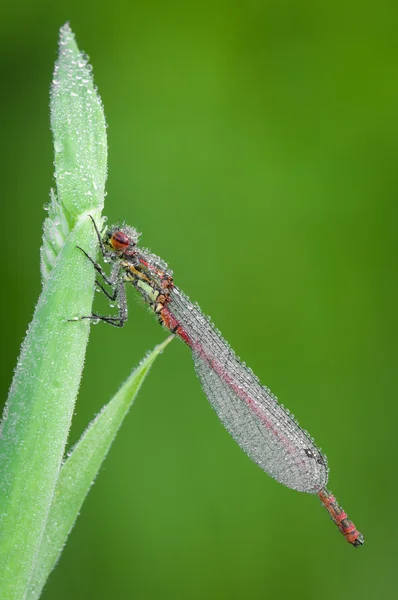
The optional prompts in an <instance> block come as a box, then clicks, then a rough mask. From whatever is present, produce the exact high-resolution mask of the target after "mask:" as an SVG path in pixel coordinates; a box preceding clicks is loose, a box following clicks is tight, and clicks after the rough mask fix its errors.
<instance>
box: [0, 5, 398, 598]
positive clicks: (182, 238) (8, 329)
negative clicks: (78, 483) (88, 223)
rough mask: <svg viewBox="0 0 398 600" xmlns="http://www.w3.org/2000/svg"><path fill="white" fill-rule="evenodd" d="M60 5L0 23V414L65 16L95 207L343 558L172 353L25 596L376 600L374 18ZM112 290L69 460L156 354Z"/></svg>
mask: <svg viewBox="0 0 398 600" xmlns="http://www.w3.org/2000/svg"><path fill="white" fill-rule="evenodd" d="M62 4H63V3H60V4H59V5H56V3H54V2H50V1H46V2H44V1H41V2H40V1H39V2H35V3H32V2H26V1H21V2H19V3H10V4H8V5H7V6H3V7H2V15H1V17H0V48H1V52H0V61H1V86H2V92H3V93H2V94H1V97H0V102H1V132H2V145H1V165H2V168H1V172H2V176H1V190H2V201H1V206H2V223H3V229H2V231H3V233H2V238H3V245H2V253H3V254H2V257H3V258H2V277H3V293H2V295H1V310H0V319H1V331H2V337H1V349H2V361H1V392H2V398H3V399H5V397H6V395H7V391H8V387H9V384H10V381H11V377H12V369H13V367H14V365H15V363H16V358H17V355H18V349H19V345H20V343H21V341H22V339H23V336H24V333H25V330H26V328H27V325H28V323H29V321H30V319H31V316H32V313H33V309H34V306H35V302H36V300H37V297H38V295H39V293H40V287H41V284H40V275H39V247H40V244H41V228H42V222H43V219H44V217H45V212H44V211H43V204H45V203H46V202H47V200H48V193H49V188H50V186H51V185H52V184H53V182H52V174H53V166H52V160H53V159H52V144H51V134H50V131H49V114H48V113H49V109H48V90H49V85H50V80H51V75H52V69H53V63H54V60H55V58H56V47H57V35H58V28H59V27H60V26H61V25H62V24H63V23H64V22H65V21H66V20H68V19H69V20H70V22H71V26H72V28H73V30H74V32H75V33H76V37H77V42H78V44H79V46H80V48H81V49H82V50H85V51H86V52H87V53H88V54H89V55H90V58H91V61H92V64H93V66H94V77H95V82H96V84H97V85H98V87H99V91H100V94H101V96H102V99H103V102H104V105H105V112H106V117H107V121H108V125H109V128H108V135H109V178H108V197H107V202H106V208H105V211H104V212H105V214H107V215H108V217H109V221H110V222H112V221H114V220H118V219H125V220H126V221H128V222H129V223H130V224H132V225H134V226H135V227H137V228H138V229H139V230H141V231H142V232H143V237H142V242H143V244H144V245H146V246H149V247H150V248H151V249H152V250H153V251H154V252H156V253H157V254H159V255H160V256H162V257H163V258H164V259H166V260H167V261H168V262H169V264H170V266H171V267H172V268H173V269H174V272H175V281H176V283H177V285H179V286H180V287H181V288H182V289H183V290H184V291H185V292H186V293H188V294H189V295H190V296H191V298H192V299H193V300H197V301H198V302H199V303H200V305H201V307H202V308H203V310H204V311H205V312H206V313H208V314H210V315H211V317H212V319H213V320H214V321H215V323H216V324H217V326H218V327H219V328H220V329H221V331H222V332H223V334H224V336H225V338H226V339H227V340H228V341H229V342H230V343H231V344H232V346H233V347H234V348H235V349H236V351H237V353H238V354H239V355H240V356H241V357H242V358H243V359H244V360H245V361H246V362H247V363H248V364H249V365H250V366H251V367H252V368H253V370H254V371H255V372H256V373H257V374H258V375H259V377H260V378H261V380H262V382H263V383H264V384H266V385H268V386H270V387H271V389H272V390H273V391H274V392H275V393H276V394H277V395H278V396H279V398H280V400H281V402H283V403H284V404H285V405H286V406H288V407H289V408H290V410H292V412H294V413H295V414H296V416H297V418H298V419H299V421H300V423H301V424H302V425H303V426H304V427H305V428H306V429H308V430H309V431H310V432H311V434H312V435H314V437H315V439H316V441H317V443H318V444H319V445H321V446H322V448H323V450H324V451H325V452H326V454H327V456H328V459H329V466H330V469H331V476H330V488H331V489H332V490H333V491H334V493H335V494H336V496H337V498H338V499H339V500H340V502H341V504H342V505H343V506H344V508H345V509H346V511H347V512H348V514H349V516H350V517H351V518H352V519H353V520H354V522H355V523H356V525H357V526H358V528H359V529H360V530H361V531H363V533H364V535H365V537H366V545H365V546H364V547H363V548H361V549H359V550H354V549H353V548H352V547H350V546H349V545H348V544H346V543H345V542H344V540H343V538H342V536H341V535H340V534H339V533H338V531H337V529H336V528H335V526H334V525H333V524H332V523H331V522H330V521H329V519H328V516H327V514H326V512H325V511H324V510H323V509H322V508H321V506H320V505H319V502H318V501H317V499H316V497H313V496H309V495H307V494H300V493H298V492H295V491H292V490H288V489H287V488H284V487H283V486H281V485H280V484H278V483H276V482H275V481H273V480H272V479H271V478H270V477H267V476H266V475H265V474H264V473H263V472H262V471H261V470H260V469H259V468H258V467H257V466H256V465H255V464H254V463H252V462H251V461H250V460H249V459H248V458H247V457H246V456H245V455H244V454H243V453H242V451H241V450H240V449H239V448H238V446H237V445H236V444H235V443H234V442H233V440H232V439H231V438H230V437H229V436H228V434H227V433H226V431H225V430H224V429H223V427H222V426H221V424H220V423H219V422H218V420H217V418H216V416H215V415H214V413H213V412H212V410H211V408H210V406H209V405H208V402H207V400H206V398H205V396H204V394H203V392H202V391H201V388H200V385H199V382H198V380H197V379H196V377H195V373H194V369H193V365H192V364H191V358H190V353H189V350H188V348H186V347H184V345H183V344H181V343H179V342H178V341H175V342H173V344H172V345H171V347H169V348H168V349H167V351H166V352H165V353H164V354H163V355H162V356H161V357H160V358H159V359H158V361H157V363H156V364H155V366H154V368H153V371H152V373H151V374H150V377H149V378H148V380H147V381H146V383H145V385H144V388H143V389H142V391H141V393H140V395H139V398H138V400H137V402H136V404H135V406H134V407H133V409H132V410H131V412H130V414H129V416H128V418H127V420H126V422H125V425H124V427H123V429H122V431H121V432H120V435H119V437H118V439H117V440H116V442H115V444H114V446H113V448H112V450H111V453H110V455H109V456H108V458H107V460H106V463H105V465H104V467H103V469H102V471H101V473H100V476H99V477H98V480H97V482H96V485H95V486H94V488H93V490H92V491H91V493H90V495H89V497H88V499H87V501H86V503H85V505H84V507H83V511H82V514H81V516H80V518H79V520H78V523H77V525H76V528H75V530H74V531H73V533H72V535H71V537H70V540H69V542H68V544H67V547H66V548H65V551H64V554H63V556H62V559H61V561H60V564H59V566H58V568H57V569H56V571H55V572H54V573H53V575H52V577H51V580H50V581H49V583H48V585H47V587H46V591H45V594H44V596H43V597H44V598H45V599H54V598H55V599H57V600H58V599H59V600H63V599H69V598H75V599H76V600H80V599H86V598H96V599H98V600H102V599H108V598H112V599H113V598H117V599H119V598H120V599H122V598H123V599H125V598H132V599H134V598H138V599H143V600H146V599H148V600H149V599H157V598H162V599H163V598H164V599H169V598H170V599H177V600H179V599H186V598H193V599H196V598H208V599H224V598H225V599H239V600H240V599H257V598H265V597H272V598H290V597H294V598H296V599H297V600H300V599H301V598H305V599H307V600H308V599H309V598H318V597H319V596H321V597H322V598H324V599H325V600H326V599H332V598H333V599H335V598H339V599H343V600H344V599H348V598H350V599H357V598H358V599H359V598H361V599H368V598H369V599H373V598H390V597H394V593H396V589H397V584H396V570H397V558H398V552H397V542H396V539H397V534H398V531H397V530H398V526H397V516H396V515H397V509H396V504H397V491H398V483H397V478H396V471H397V469H396V459H397V441H396V440H397V418H398V408H397V402H396V390H397V387H398V385H397V384H398V381H397V379H398V377H397V346H398V343H397V334H398V319H397V296H398V282H397V254H398V253H397V233H396V231H397V217H398V210H397V190H398V169H397V159H398V38H397V33H396V32H397V29H398V6H397V4H396V2H392V1H390V2H389V1H388V0H380V1H379V2H378V3H370V2H354V1H351V2H342V1H337V2H335V1H334V2H331V1H329V2H323V3H319V2H317V1H316V0H299V1H276V0H274V1H273V2H272V1H266V0H264V1H254V0H253V1H248V2H245V3H243V2H228V3H227V2H221V1H219V0H213V1H212V2H200V3H199V2H198V3H197V2H194V3H185V2H173V1H172V2H160V1H157V0H155V1H153V2H150V3H148V2H144V1H142V0H137V1H136V2H118V1H117V0H116V1H114V2H112V3H104V2H103V3H101V2H89V1H87V0H80V2H76V1H75V0H70V1H69V2H68V3H67V6H66V3H65V7H63V5H62ZM129 292H130V293H129V305H130V320H129V322H128V324H127V326H126V327H125V329H124V330H121V331H120V330H117V329H113V328H111V327H106V326H103V325H98V326H97V327H94V328H93V329H92V333H91V338H90V343H89V347H88V354H87V363H86V369H85V373H84V379H83V382H82V387H81V394H80V397H79V400H78V404H77V408H76V415H75V421H74V423H73V428H72V431H71V436H70V442H71V444H72V443H74V442H75V441H76V440H77V439H78V437H79V435H80V433H81V432H82V430H83V429H84V427H85V425H86V424H87V423H88V422H89V420H90V419H91V418H92V417H93V415H94V414H96V412H97V411H98V410H99V409H100V407H101V406H102V405H103V404H104V403H105V402H106V401H107V400H108V399H109V398H110V397H111V395H112V394H113V393H114V392H115V390H116V389H117V388H118V386H119V384H120V383H121V381H122V380H123V379H125V378H126V377H127V375H128V374H129V372H130V371H131V369H132V368H133V366H134V365H136V364H137V363H138V361H139V360H140V359H141V357H142V356H143V355H144V353H145V352H146V351H147V350H148V349H150V348H152V347H153V346H154V345H155V344H156V343H157V342H159V341H160V340H162V339H164V338H165V332H163V331H162V330H161V328H160V327H159V325H158V324H157V322H156V320H155V319H154V318H152V317H151V315H150V314H148V311H147V310H146V309H145V308H144V307H143V306H141V302H140V301H139V300H138V299H137V297H136V295H135V292H134V290H133V289H131V290H129ZM97 303H99V304H101V303H100V302H99V299H98V298H97Z"/></svg>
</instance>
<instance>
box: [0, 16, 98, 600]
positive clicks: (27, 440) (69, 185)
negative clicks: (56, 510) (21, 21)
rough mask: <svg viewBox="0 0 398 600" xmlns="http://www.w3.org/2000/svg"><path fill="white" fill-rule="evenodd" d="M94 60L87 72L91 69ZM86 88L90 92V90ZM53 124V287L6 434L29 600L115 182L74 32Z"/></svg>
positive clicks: (10, 580)
mask: <svg viewBox="0 0 398 600" xmlns="http://www.w3.org/2000/svg"><path fill="white" fill-rule="evenodd" d="M83 63H84V65H83ZM80 84H81V85H80ZM51 123H52V129H53V134H54V146H55V176H56V183H57V195H58V200H57V199H56V197H55V194H53V195H52V200H51V206H50V207H49V208H50V213H49V217H48V219H47V220H46V223H45V228H44V236H43V249H42V271H43V275H44V284H43V290H42V293H41V295H40V298H39V301H38V304H37V306H36V309H35V313H34V316H33V320H32V323H31V324H30V326H29V329H28V332H27V334H26V338H25V341H24V342H23V345H22V349H21V354H20V357H19V359H18V363H17V367H16V369H15V373H14V378H13V382H12V385H11V389H10V393H9V397H8V400H7V403H6V406H5V410H4V415H3V421H2V424H1V434H0V590H1V597H2V598H4V599H7V600H13V599H15V600H21V598H25V597H26V594H27V591H28V587H29V581H30V578H31V576H32V573H33V570H34V568H35V561H36V556H37V553H38V551H39V547H40V543H41V539H42V536H43V533H44V529H45V525H46V521H47V517H48V513H49V510H50V506H51V503H52V500H53V495H54V489H55V486H56V482H57V478H58V474H59V469H60V467H61V464H62V459H63V456H64V449H65V444H66V441H67V436H68V431H69V428H70V423H71V418H72V414H73V409H74V404H75V400H76V395H77V392H78V388H79V384H80V378H81V373H82V369H83V362H84V355H85V351H86V345H87V341H88V333H89V324H88V322H87V321H80V322H76V323H68V322H67V319H71V318H73V317H76V316H81V315H89V314H91V305H92V299H93V289H94V269H93V267H92V265H91V264H90V263H89V261H88V260H87V259H86V258H85V257H84V256H83V255H82V253H81V252H79V251H78V250H77V249H76V246H81V247H83V248H84V249H85V250H86V251H87V252H88V253H89V254H90V255H91V256H95V254H96V249H97V237H96V234H95V231H94V228H93V225H92V222H91V220H90V219H89V218H88V216H87V211H90V213H91V214H92V215H93V216H94V217H95V218H97V219H98V217H99V211H100V209H101V208H102V205H103V195H104V185H105V177H106V162H105V161H106V130H105V119H104V115H103V112H102V108H101V103H100V100H99V98H98V96H97V94H96V93H95V91H94V88H93V83H92V80H91V74H90V69H89V68H88V66H87V60H86V59H85V58H84V57H83V56H82V54H81V53H80V52H79V50H78V48H77V46H76V44H75V42H74V39H73V35H72V33H71V31H70V29H69V26H65V27H63V28H62V29H61V34H60V52H59V59H58V63H57V66H56V72H55V78H54V82H53V87H52V99H51Z"/></svg>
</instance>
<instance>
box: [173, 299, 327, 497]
mask: <svg viewBox="0 0 398 600" xmlns="http://www.w3.org/2000/svg"><path fill="white" fill-rule="evenodd" d="M169 308H170V311H172V313H173V315H174V316H175V318H176V319H177V320H178V322H179V323H180V324H181V326H182V327H183V329H184V330H185V332H186V333H187V334H188V335H189V338H190V339H191V342H192V343H191V348H192V352H193V359H194V364H195V369H196V372H197V374H198V377H199V379H200V382H201V384H202V387H203V390H204V392H205V394H206V396H207V398H208V399H209V401H210V404H211V405H212V407H213V408H214V410H215V411H216V413H217V414H218V416H219V418H220V420H221V421H222V423H223V424H224V426H225V427H226V429H227V430H228V431H229V433H230V434H231V435H232V437H233V438H234V439H235V440H236V441H237V443H238V444H239V445H240V447H241V448H242V449H243V450H244V451H245V452H246V453H247V454H248V456H249V457H250V458H251V459H252V460H253V461H254V462H256V463H257V464H258V465H259V466H260V467H261V468H262V469H263V470H264V471H265V472H266V473H268V474H269V475H271V476H272V477H273V478H274V479H276V480H277V481H279V482H280V483H283V484H284V485H286V486H287V487H290V488H293V489H296V490H299V491H303V492H310V493H316V492H318V491H319V490H321V489H322V488H324V487H325V485H326V483H327V479H328V468H327V463H326V458H325V456H323V455H322V453H321V452H320V450H319V449H318V448H317V447H316V446H315V444H314V442H313V440H312V438H311V437H310V436H309V435H308V433H307V432H306V431H304V430H303V429H301V427H300V426H299V425H298V423H297V422H296V421H295V420H294V419H293V418H292V417H291V416H290V414H289V413H288V411H286V410H285V409H284V408H283V406H281V405H280V404H279V403H278V402H277V400H276V398H275V397H274V396H273V395H272V394H271V393H270V391H269V390H268V389H267V388H264V387H262V386H261V384H260V382H259V381H258V379H257V377H256V376H255V375H254V374H253V373H252V371H251V370H250V369H248V368H247V367H246V366H245V365H244V364H243V363H241V362H240V360H239V359H238V358H237V357H236V355H235V354H234V352H233V351H232V349H231V348H230V346H229V345H228V344H227V342H226V341H225V340H224V339H223V338H222V336H221V334H220V332H219V331H218V330H216V328H215V327H214V326H213V325H212V324H211V323H210V322H209V320H208V319H207V318H206V317H205V316H204V315H203V313H202V312H201V311H200V309H199V307H197V306H196V305H193V304H192V303H191V302H190V300H189V298H187V296H185V294H183V293H182V292H181V291H180V290H178V289H177V288H174V289H173V290H172V293H171V302H170V304H169Z"/></svg>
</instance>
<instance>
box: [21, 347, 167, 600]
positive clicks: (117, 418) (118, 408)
mask: <svg viewBox="0 0 398 600" xmlns="http://www.w3.org/2000/svg"><path fill="white" fill-rule="evenodd" d="M171 339H172V337H169V338H167V340H166V341H165V342H163V343H162V344H160V345H159V346H157V347H156V348H155V349H154V350H153V351H152V352H151V353H150V354H149V355H148V356H147V357H146V358H145V359H144V360H143V362H142V363H141V364H140V365H139V366H138V367H137V369H135V370H134V371H133V373H132V374H131V375H130V377H129V378H128V379H127V381H126V382H125V383H124V384H123V385H122V387H121V388H120V390H119V391H118V392H117V393H116V395H115V396H114V397H113V398H112V400H111V401H110V402H109V403H108V404H107V405H106V406H104V408H103V409H102V410H101V412H100V413H99V415H98V416H97V417H96V418H95V419H94V421H92V423H91V424H90V425H89V427H88V429H87V430H86V431H85V433H84V434H83V436H82V438H81V439H80V441H79V442H78V443H77V444H76V446H75V448H74V449H73V452H72V453H71V454H70V456H69V457H68V458H67V460H66V461H65V463H64V465H63V466H62V469H61V472H60V475H59V478H58V482H57V486H56V490H55V494H54V499H53V503H52V505H51V510H50V513H49V518H48V521H47V525H46V530H45V533H44V536H43V541H42V544H41V547H40V552H39V556H38V560H37V564H36V569H35V572H34V575H33V577H32V582H31V589H30V594H29V596H28V597H29V599H30V600H34V599H36V598H38V597H39V596H40V593H41V590H42V588H43V586H44V584H45V582H46V580H47V578H48V576H49V574H50V572H51V571H52V569H53V568H54V566H55V564H56V562H57V560H58V558H59V556H60V555H61V552H62V549H63V547H64V545H65V543H66V540H67V537H68V535H69V532H70V531H71V529H72V527H73V525H74V522H75V520H76V518H77V516H78V514H79V511H80V508H81V506H82V504H83V501H84V499H85V497H86V495H87V494H88V492H89V490H90V488H91V486H92V483H93V481H94V479H95V477H96V476H97V474H98V471H99V469H100V467H101V464H102V462H103V460H104V459H105V457H106V455H107V453H108V451H109V448H110V446H111V444H112V442H113V440H114V438H115V435H116V433H117V431H118V429H119V427H120V425H121V424H122V421H123V419H124V417H125V416H126V414H127V412H128V410H129V408H130V406H131V405H132V403H133V402H134V399H135V397H136V395H137V393H138V391H139V389H140V387H141V385H142V382H143V380H144V379H145V377H146V375H147V373H148V371H149V369H150V367H151V366H152V364H153V362H154V360H155V359H156V357H157V356H158V355H159V354H160V352H162V351H163V349H164V348H165V346H166V345H167V344H168V343H169V342H170V340H171Z"/></svg>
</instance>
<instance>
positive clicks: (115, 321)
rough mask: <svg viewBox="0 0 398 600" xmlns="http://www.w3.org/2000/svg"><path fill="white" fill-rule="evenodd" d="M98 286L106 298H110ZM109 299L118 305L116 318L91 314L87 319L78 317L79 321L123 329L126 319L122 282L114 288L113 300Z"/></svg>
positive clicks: (125, 299)
mask: <svg viewBox="0 0 398 600" xmlns="http://www.w3.org/2000/svg"><path fill="white" fill-rule="evenodd" d="M99 286H100V288H101V289H102V291H103V292H104V293H105V294H106V296H108V298H111V296H110V294H108V292H107V291H106V290H104V288H103V287H102V285H100V284H99ZM111 299H112V300H116V299H117V302H118V305H119V312H118V314H117V316H116V317H111V316H104V315H97V314H95V313H93V314H92V315H90V316H87V317H80V319H90V320H91V321H103V322H104V323H109V325H113V326H114V327H123V325H124V324H125V322H126V321H127V317H128V309H127V298H126V290H125V287H124V282H123V281H119V283H118V284H117V285H116V286H115V290H114V298H111Z"/></svg>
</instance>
